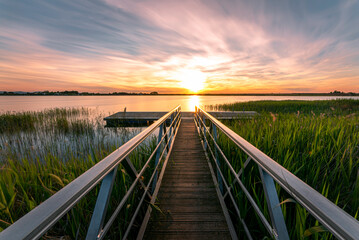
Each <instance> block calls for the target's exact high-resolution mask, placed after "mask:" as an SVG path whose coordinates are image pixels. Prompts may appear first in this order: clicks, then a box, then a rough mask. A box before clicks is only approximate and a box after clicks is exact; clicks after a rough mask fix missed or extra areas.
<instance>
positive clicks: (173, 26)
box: [0, 0, 359, 93]
mask: <svg viewBox="0 0 359 240" xmlns="http://www.w3.org/2000/svg"><path fill="white" fill-rule="evenodd" d="M358 13H359V3H358V1H356V0H349V1H284V0H283V1H280V0H277V1H264V0H263V1H211V0H209V1H208V0H207V1H115V0H96V1H94V0H93V1H84V0H77V1H60V0H54V1H45V0H42V1H40V0H33V1H26V0H16V1H12V0H6V1H5V0H0V90H3V91H15V90H22V91H36V90H53V91H57V90H68V89H75V90H79V91H94V92H109V91H110V92H112V91H133V92H140V91H154V90H156V91H159V92H162V93H165V92H166V93H179V92H189V91H190V90H191V89H192V90H193V89H194V88H191V85H196V86H198V88H200V89H197V90H200V91H201V90H202V91H203V92H208V93H246V92H253V93H257V92H328V91H333V90H341V91H356V92H359V78H358V76H359V27H358V26H359V14H358ZM192 87H193V86H192Z"/></svg>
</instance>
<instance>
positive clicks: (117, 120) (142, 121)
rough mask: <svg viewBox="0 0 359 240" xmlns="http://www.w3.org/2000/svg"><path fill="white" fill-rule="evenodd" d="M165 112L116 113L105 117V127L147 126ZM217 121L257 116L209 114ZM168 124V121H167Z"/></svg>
mask: <svg viewBox="0 0 359 240" xmlns="http://www.w3.org/2000/svg"><path fill="white" fill-rule="evenodd" d="M166 113H167V112H118V113H115V114H112V115H110V116H108V117H105V118H104V120H105V121H106V126H108V127H116V126H148V125H150V124H152V123H153V122H154V121H156V120H158V119H160V118H161V117H162V116H164V115H165V114H166ZM209 113H210V114H211V115H212V116H214V117H215V118H216V119H219V120H229V119H237V118H251V117H253V116H255V115H256V114H257V112H255V111H216V112H209ZM193 117H194V112H182V118H184V119H186V118H192V119H193ZM167 122H168V123H169V122H170V120H167Z"/></svg>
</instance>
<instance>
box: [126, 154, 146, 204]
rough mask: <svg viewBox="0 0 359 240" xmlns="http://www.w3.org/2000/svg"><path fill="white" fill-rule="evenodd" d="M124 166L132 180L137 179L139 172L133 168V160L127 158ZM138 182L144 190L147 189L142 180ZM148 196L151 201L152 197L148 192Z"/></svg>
mask: <svg viewBox="0 0 359 240" xmlns="http://www.w3.org/2000/svg"><path fill="white" fill-rule="evenodd" d="M121 163H122V166H123V167H124V169H125V170H126V173H127V174H128V175H129V176H130V177H131V178H132V179H136V178H137V176H138V172H137V170H136V168H135V166H133V164H132V162H131V160H130V159H129V158H128V157H126V159H125V161H122V162H121ZM138 182H139V183H140V184H141V187H142V188H143V189H145V188H146V185H145V184H144V183H143V181H142V180H141V179H139V180H138ZM147 196H148V197H149V198H150V199H151V198H152V195H151V194H150V193H149V192H148V191H147Z"/></svg>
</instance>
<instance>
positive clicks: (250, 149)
mask: <svg viewBox="0 0 359 240" xmlns="http://www.w3.org/2000/svg"><path fill="white" fill-rule="evenodd" d="M195 123H196V126H197V130H198V133H199V134H200V136H201V137H202V138H203V147H204V149H205V151H206V154H207V156H209V157H211V162H212V163H213V165H214V169H215V171H217V176H216V180H217V184H218V186H219V188H220V190H221V193H222V196H220V198H222V200H224V199H227V200H228V198H229V200H228V201H230V202H231V204H232V205H233V207H234V213H235V215H236V217H237V218H238V219H239V221H240V222H241V223H242V225H243V229H244V231H245V233H246V235H247V237H248V238H249V239H252V236H251V234H250V231H249V229H248V227H247V225H246V223H245V221H244V219H243V218H242V216H241V213H240V210H239V208H238V206H237V203H236V200H235V197H234V196H233V194H232V190H233V186H234V185H236V184H238V185H239V187H240V189H241V190H242V191H243V193H244V195H245V196H246V198H247V199H248V201H249V203H250V204H251V206H252V207H253V209H254V210H255V212H256V214H257V216H258V217H259V219H260V220H261V222H262V223H263V225H264V227H265V228H266V230H267V231H268V233H269V234H270V235H271V236H272V237H273V238H275V239H280V240H282V239H289V235H288V231H287V227H286V224H285V221H284V217H283V214H282V210H281V207H280V203H279V199H278V195H277V191H276V187H275V183H274V181H275V182H277V183H278V184H279V185H280V186H281V187H282V188H283V189H284V190H285V191H286V192H287V193H288V194H290V195H291V196H292V197H293V198H294V199H295V200H296V202H298V203H299V204H300V205H302V206H303V207H304V208H305V209H306V210H307V211H308V212H309V213H310V214H311V215H313V216H314V217H315V218H316V219H317V220H318V221H319V222H320V223H321V224H322V225H323V226H324V227H325V228H326V229H327V230H328V231H330V232H331V233H332V234H333V235H334V236H335V237H336V238H338V239H346V240H348V239H359V222H358V221H357V220H356V219H355V218H353V217H352V216H350V215H349V214H347V213H346V212H345V211H344V210H342V209H341V208H339V207H338V206H336V205H335V204H334V203H332V202H331V201H329V200H328V199H327V198H325V197H324V196H323V195H321V194H320V193H318V192H317V191H315V190H314V189H313V188H311V187H310V186H309V185H307V184H306V183H304V182H303V181H301V180H300V179H299V178H297V177H296V176H295V175H293V174H292V173H291V172H289V171H288V170H286V169H285V168H284V167H282V166H281V165H280V164H278V163H277V162H275V161H274V160H273V159H271V158H270V157H268V156H267V155H265V154H264V153H263V152H261V151H260V150H259V149H257V148H256V147H254V146H253V145H251V144H250V143H249V142H247V141H246V140H244V139H243V138H242V137H240V136H239V135H238V134H236V133H235V132H233V131H232V130H231V129H229V128H228V127H226V126H225V125H224V124H222V123H221V122H220V121H218V120H217V119H215V118H214V117H213V116H211V115H210V114H208V113H207V112H206V111H204V110H203V109H201V108H199V107H196V111H195ZM206 123H209V125H208V124H206ZM219 130H220V131H221V132H222V133H223V134H224V135H226V136H227V137H228V138H229V139H230V140H231V141H232V142H233V143H234V144H235V145H236V146H237V147H238V148H239V149H241V150H242V151H243V152H244V153H245V154H246V155H247V156H248V158H247V160H246V161H245V163H244V164H243V166H242V168H241V169H240V170H239V172H236V171H235V170H234V168H233V167H232V164H231V163H230V161H229V160H228V158H227V157H226V155H225V154H224V153H223V151H222V149H221V148H220V147H219V145H218V141H217V138H218V131H219ZM251 160H253V161H254V162H255V163H256V164H257V165H258V168H259V173H260V177H261V180H262V184H263V189H264V195H265V197H266V202H267V207H268V212H269V215H270V219H271V221H270V222H271V223H270V222H269V221H268V220H267V219H266V217H265V216H264V214H263V212H262V211H261V210H260V207H259V206H258V205H257V203H256V201H255V200H254V198H253V197H252V196H251V194H250V192H249V191H248V190H247V188H246V187H245V185H244V183H243V182H242V181H241V179H240V177H241V174H242V173H243V170H244V169H245V167H246V166H247V165H248V163H249V162H250V161H251ZM221 165H222V167H221ZM224 165H225V166H226V167H227V169H228V171H229V172H230V174H231V175H232V178H233V179H234V180H233V181H232V182H230V183H228V182H227V181H226V178H225V176H224V173H223V171H222V170H221V168H222V169H223V166H224Z"/></svg>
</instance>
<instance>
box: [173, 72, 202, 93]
mask: <svg viewBox="0 0 359 240" xmlns="http://www.w3.org/2000/svg"><path fill="white" fill-rule="evenodd" d="M206 78H207V76H206V74H205V73H203V72H202V71H200V70H194V69H183V70H181V71H179V72H178V75H177V79H178V80H180V81H181V86H182V87H184V88H187V89H188V90H190V91H191V92H194V93H196V92H198V91H200V90H202V89H203V88H204V82H205V81H206Z"/></svg>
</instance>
